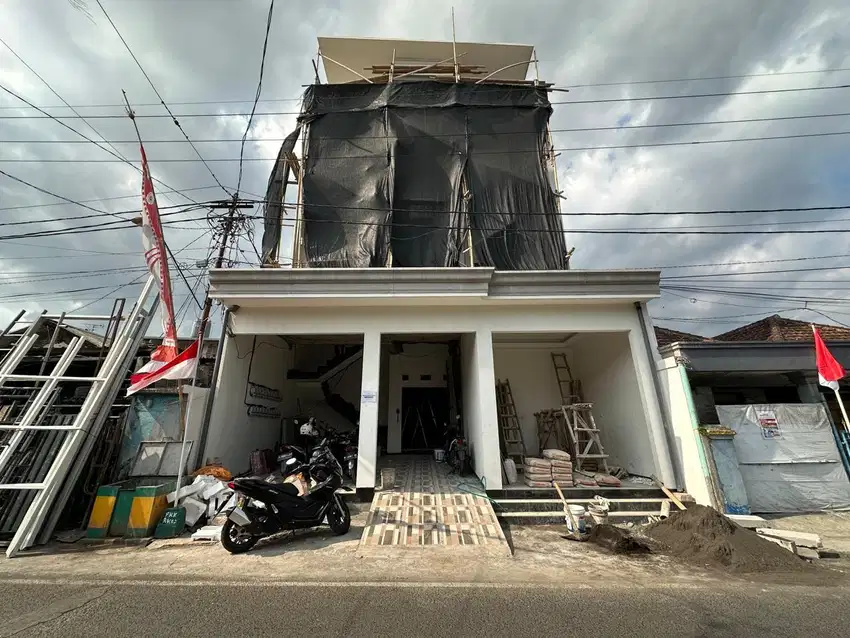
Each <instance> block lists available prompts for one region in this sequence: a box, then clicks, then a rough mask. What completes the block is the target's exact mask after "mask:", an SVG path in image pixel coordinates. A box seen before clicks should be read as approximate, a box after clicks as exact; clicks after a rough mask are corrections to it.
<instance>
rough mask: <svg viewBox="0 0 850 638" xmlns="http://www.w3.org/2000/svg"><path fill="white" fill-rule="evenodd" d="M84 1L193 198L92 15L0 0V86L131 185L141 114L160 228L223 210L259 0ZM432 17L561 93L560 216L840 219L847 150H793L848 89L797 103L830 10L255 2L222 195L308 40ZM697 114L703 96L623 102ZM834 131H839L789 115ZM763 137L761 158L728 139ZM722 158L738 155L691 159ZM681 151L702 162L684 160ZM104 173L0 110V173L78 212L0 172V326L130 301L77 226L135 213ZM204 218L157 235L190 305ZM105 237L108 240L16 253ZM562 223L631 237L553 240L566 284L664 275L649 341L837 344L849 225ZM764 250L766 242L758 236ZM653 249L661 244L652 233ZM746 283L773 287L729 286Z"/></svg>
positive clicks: (446, 31) (628, 3) (27, 118)
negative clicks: (504, 51)
mask: <svg viewBox="0 0 850 638" xmlns="http://www.w3.org/2000/svg"><path fill="white" fill-rule="evenodd" d="M101 1H102V4H103V6H104V7H105V8H106V10H107V12H108V13H109V17H110V18H112V20H113V21H114V23H115V25H116V26H117V27H118V29H119V30H120V32H121V34H122V35H123V36H124V38H125V39H126V41H127V43H128V44H129V46H130V48H131V49H132V51H133V53H135V55H136V56H137V58H138V60H139V62H140V63H141V65H142V66H143V67H144V69H145V71H146V72H147V74H148V75H149V77H150V79H151V80H152V82H153V84H154V85H155V87H156V88H157V90H158V91H159V93H160V94H161V95H162V97H163V98H164V99H165V101H166V103H167V104H168V105H169V106H170V107H171V109H172V111H173V112H174V113H175V114H177V115H178V120H179V121H180V124H181V125H182V127H183V129H184V130H185V132H186V134H187V135H188V136H189V138H190V139H192V140H194V141H197V148H198V150H199V151H200V153H201V155H202V156H203V157H204V158H205V159H207V160H210V161H209V164H208V165H209V167H210V169H211V170H212V172H213V173H214V175H215V177H214V176H213V175H212V174H210V172H209V171H208V170H207V168H205V167H204V165H203V164H201V163H200V162H199V161H197V159H198V158H197V155H196V154H195V152H194V151H193V150H192V148H191V147H190V146H189V145H188V144H187V143H186V142H185V140H183V137H182V133H181V132H180V131H179V130H178V129H177V127H176V126H175V125H174V124H173V123H172V122H171V120H170V119H169V118H168V117H161V116H163V115H165V111H164V109H163V107H162V106H161V105H158V99H157V96H156V94H155V93H154V91H153V89H152V88H151V86H150V84H148V82H147V80H146V79H145V77H144V76H143V74H142V72H141V71H140V70H139V68H138V67H137V66H136V64H135V63H134V61H133V59H132V58H131V56H130V54H129V53H128V52H127V50H126V49H125V47H124V45H123V44H122V43H121V41H120V40H119V38H118V36H117V35H116V33H115V31H114V30H113V28H112V26H111V25H110V23H109V21H108V20H107V18H106V17H105V16H104V14H103V13H102V12H101V10H100V7H98V4H97V2H96V1H95V0H5V1H4V2H3V6H2V8H0V38H2V40H3V41H4V42H5V44H6V45H7V46H3V45H0V86H2V87H3V88H5V89H7V90H8V91H12V92H14V93H15V94H17V95H18V96H20V97H22V98H24V99H26V100H27V101H29V102H30V103H32V104H34V105H37V106H39V107H44V110H45V111H47V112H48V113H50V114H51V115H55V116H69V115H70V116H73V115H74V114H73V113H72V112H71V111H70V109H68V108H66V107H63V108H54V107H56V106H57V105H59V106H61V105H62V101H61V100H60V98H59V97H57V95H56V94H58V95H59V96H61V98H62V99H63V100H65V101H66V102H67V103H69V104H71V105H72V106H74V107H75V109H76V110H77V112H78V113H79V114H80V115H82V116H84V117H86V121H83V120H81V119H77V118H68V117H63V118H61V120H62V121H63V122H65V123H66V124H67V125H68V126H70V127H72V128H74V129H76V130H77V131H79V132H80V133H82V134H83V135H85V136H86V137H89V138H90V139H94V140H102V139H106V140H108V141H109V142H111V143H112V144H113V147H108V148H109V150H110V151H112V153H114V154H115V155H120V156H123V157H125V158H127V159H129V160H130V161H131V163H133V164H136V165H138V147H137V144H135V143H134V142H132V140H133V139H134V136H135V133H134V131H133V128H132V125H131V123H130V121H129V120H128V119H127V118H124V117H121V115H122V113H123V110H122V108H121V107H120V106H117V105H120V104H121V101H122V96H121V91H122V89H123V90H125V91H126V92H127V95H128V97H129V99H130V101H131V102H132V103H133V104H134V105H135V108H136V111H137V113H138V114H140V115H156V116H160V117H155V118H141V119H139V125H140V128H141V132H142V135H143V137H144V139H145V141H146V149H147V152H148V157H149V159H150V162H151V168H152V172H153V174H154V177H155V178H157V179H159V180H161V182H162V183H158V184H156V188H157V192H158V196H159V204H160V206H161V207H162V209H163V212H172V213H174V211H179V210H180V208H167V207H177V206H178V205H185V204H188V203H190V200H189V199H187V197H184V196H182V195H180V194H177V193H168V192H167V191H168V190H179V191H183V193H184V194H185V195H186V196H188V197H191V198H192V199H193V200H195V201H210V200H214V199H221V198H224V197H226V195H225V191H224V190H223V189H222V188H220V187H219V186H218V185H217V181H218V182H220V183H221V184H222V185H223V186H224V187H225V189H226V190H228V191H230V192H232V191H233V189H234V188H235V186H236V183H237V180H238V162H234V161H232V159H233V158H238V156H239V142H238V140H239V139H240V138H241V136H242V134H243V133H244V131H245V126H246V124H247V116H246V115H244V113H246V112H247V111H248V110H250V106H251V100H252V99H253V96H254V93H255V91H256V84H257V77H258V71H259V62H260V54H261V50H262V43H263V34H264V32H265V24H266V16H267V12H268V0H239V1H237V0H180V1H179V2H178V1H176V0H101ZM452 4H454V6H455V14H456V24H457V37H458V39H459V40H462V41H463V40H466V41H485V42H519V43H525V44H532V45H534V46H535V47H536V48H537V52H538V57H539V59H540V75H541V77H542V78H544V79H546V80H547V81H550V82H553V83H554V84H555V85H556V86H558V87H562V88H570V91H569V92H568V93H563V92H561V93H555V94H553V98H552V99H553V101H556V102H575V103H573V104H569V103H567V104H559V105H557V106H555V112H554V115H553V118H552V128H553V129H554V130H555V131H558V132H555V133H554V138H555V144H556V146H557V147H558V148H559V149H562V150H561V151H560V155H559V157H558V162H559V177H560V186H561V188H562V189H563V191H564V195H565V197H566V200H565V201H564V202H563V208H564V211H565V212H567V213H587V212H609V213H616V212H619V213H628V212H631V213H634V212H651V211H667V212H670V211H712V210H743V209H773V208H807V207H816V206H817V207H830V206H841V205H846V204H850V162H848V155H850V153H848V151H847V150H846V149H847V148H848V141H850V136H847V135H816V136H811V134H822V133H841V132H850V107H849V106H847V104H848V98H849V97H850V88H833V89H830V88H821V87H835V86H838V87H840V86H843V85H850V4H848V3H846V2H842V1H841V0H834V1H829V0H823V1H819V0H811V1H806V0H794V2H775V1H764V2H761V1H757V0H747V2H739V1H733V0H713V1H693V2H678V1H674V0H669V1H668V0H644V1H639V0H619V1H617V2H613V1H612V2H600V1H598V0H587V1H576V0H574V1H571V2H563V1H562V0H549V1H547V0H523V1H522V2H518V1H516V0H477V1H473V0H469V1H464V0H454V1H453V2H451V1H445V2H444V1H440V0H356V1H355V0H310V1H309V2H308V1H305V0H290V1H289V2H278V3H277V5H276V6H275V11H274V20H273V24H272V31H271V40H270V45H269V53H268V57H267V61H266V71H265V79H264V82H263V91H262V98H263V100H264V101H262V102H260V105H259V108H258V112H259V113H269V112H272V113H274V114H273V115H260V116H258V117H256V118H255V120H254V124H253V127H252V130H251V132H250V134H249V137H250V138H253V139H257V140H258V141H250V142H249V143H248V144H247V146H246V149H245V155H246V158H250V159H249V161H246V162H245V168H244V177H243V181H242V190H241V192H242V193H243V195H245V196H247V197H251V196H253V195H259V194H261V193H263V192H264V190H265V183H266V181H267V179H268V174H269V171H270V168H271V162H270V161H268V160H263V161H253V160H254V158H271V157H273V156H274V154H275V153H276V151H277V148H278V147H279V144H280V139H281V138H282V137H283V136H285V135H286V133H287V132H289V131H290V130H291V129H292V126H293V122H294V115H293V114H292V112H293V111H295V110H296V109H297V98H298V96H299V95H300V93H301V92H302V90H303V88H302V87H303V85H304V84H306V83H309V82H310V81H311V79H312V77H313V70H312V66H311V58H312V57H313V56H315V53H316V37H317V36H320V35H326V36H359V37H385V38H410V39H432V40H445V39H450V38H451V18H450V15H451V6H452ZM13 52H14V53H13ZM15 54H16V55H15ZM19 58H20V59H19ZM21 60H23V62H22V61H21ZM26 65H29V67H31V69H28V68H27V66H26ZM34 72H35V73H34ZM36 73H37V74H38V76H41V78H43V80H44V81H46V82H47V83H49V87H50V88H48V86H47V84H45V82H44V81H42V80H41V79H39V77H38V76H37V75H36ZM51 88H52V91H51ZM780 89H782V90H784V89H807V90H794V91H782V92H777V90H780ZM53 91H55V92H56V93H53ZM752 92H759V93H755V94H753V93H752ZM717 93H720V94H723V95H720V96H716V97H704V98H690V99H680V98H675V99H652V100H644V99H641V98H646V97H654V98H658V97H670V96H685V95H694V94H717ZM746 93H749V94H746ZM611 100H615V101H611ZM46 107H51V108H46ZM232 113H240V114H243V115H229V114H232ZM198 114H203V117H191V115H198ZM834 114H844V115H838V116H835V117H800V116H812V115H834ZM94 115H97V116H105V115H111V116H115V117H111V118H92V117H90V116H94ZM33 116H37V117H33ZM13 118H18V119H13ZM777 118H785V119H777ZM788 118H792V119H788ZM740 120H748V121H744V122H740ZM752 120H759V121H752ZM730 121H738V122H730ZM717 122H725V123H717ZM711 123H714V124H711ZM671 124H689V125H688V126H670V125H671ZM92 127H93V128H92ZM560 129H608V130H580V131H575V130H573V131H559V130H560ZM801 135H802V136H804V137H800V136H801ZM789 136H794V137H789ZM763 137H783V138H784V139H772V140H752V139H751V138H763ZM743 138H747V140H749V141H731V142H729V141H723V142H716V143H715V141H718V140H742V139H743ZM220 140H227V141H220ZM697 141H703V142H712V143H706V144H701V145H694V144H692V143H691V142H697ZM163 142H165V143H163ZM102 145H103V146H105V144H102ZM588 147H596V148H595V150H593V149H588ZM598 147H605V148H598ZM611 147H616V148H611ZM115 155H113V154H110V152H107V151H105V150H103V149H101V148H98V147H97V146H95V145H94V144H91V143H88V142H86V141H85V140H83V139H82V138H81V137H80V136H78V135H77V134H75V133H73V132H72V131H70V130H68V129H67V128H64V127H63V126H62V125H61V124H59V123H57V122H56V121H54V120H50V119H46V118H44V117H42V116H41V114H40V113H39V112H38V111H36V110H34V109H32V108H27V107H26V105H25V104H24V103H23V102H22V101H21V100H19V99H18V98H16V97H14V96H12V95H10V94H9V93H8V92H6V91H2V90H0V170H2V171H4V172H5V173H7V174H8V175H11V176H14V177H15V178H18V179H19V180H23V181H26V182H29V183H30V184H32V185H34V186H37V187H39V188H42V189H45V190H48V191H50V192H52V193H55V194H57V195H60V196H62V197H65V198H68V199H71V200H75V201H80V202H85V203H86V205H87V206H90V207H92V208H93V209H95V210H94V211H93V210H88V209H84V208H82V207H80V206H77V205H74V204H70V203H67V202H64V201H63V200H61V199H57V198H56V197H53V196H51V195H48V194H45V193H41V192H39V191H37V190H35V189H33V188H31V187H29V186H25V185H24V184H22V183H20V182H17V181H15V180H13V179H12V178H11V177H9V176H7V175H3V174H0V324H2V325H5V324H6V323H7V322H8V321H9V320H10V319H11V318H12V317H13V316H14V315H15V314H16V313H17V311H18V310H20V309H21V308H25V309H27V310H28V311H38V310H41V309H42V308H48V309H49V310H50V311H51V312H58V311H62V310H73V309H75V308H80V307H85V309H86V312H89V311H91V312H106V311H108V309H109V307H110V306H111V299H113V298H114V297H115V296H119V295H120V296H126V297H128V298H130V299H134V298H135V296H136V295H137V294H138V292H139V289H140V285H139V284H138V283H136V284H132V285H127V286H125V284H128V283H130V282H133V281H142V280H143V277H144V268H143V261H142V258H141V251H140V242H141V239H140V231H139V230H138V229H135V228H127V227H126V224H125V223H123V222H120V221H118V220H114V219H112V218H111V217H108V218H105V219H104V218H103V217H102V216H97V215H98V212H97V211H108V212H113V213H116V214H119V216H120V217H124V218H127V217H132V216H133V215H134V214H135V213H130V212H128V211H134V210H137V209H138V206H139V201H138V191H139V181H140V178H139V172H138V170H137V169H135V168H133V167H132V166H129V165H128V164H125V163H122V162H121V161H120V160H119V159H117V158H116V157H115ZM162 160H171V161H168V162H164V161H162ZM174 160H187V161H174ZM213 160H225V161H213ZM163 183H164V184H167V185H168V187H170V188H167V187H166V186H163ZM89 215H94V216H95V217H86V216H89ZM204 215H205V213H204V212H203V211H189V212H185V213H181V212H178V213H176V214H172V215H170V216H168V217H167V219H168V222H169V226H168V227H167V229H166V234H167V235H166V239H167V241H168V243H169V245H170V246H171V248H172V250H173V251H174V252H175V253H176V254H177V260H178V262H180V263H181V264H182V265H183V266H184V267H185V274H186V275H187V277H188V281H189V283H190V284H192V285H195V284H196V282H199V283H200V285H198V286H196V290H197V294H198V295H199V296H200V295H201V294H202V290H203V288H202V286H203V280H202V277H199V275H201V274H202V273H203V270H202V269H201V268H200V266H199V264H198V263H197V262H198V261H202V260H205V259H206V258H207V256H208V254H209V249H210V248H209V239H210V234H209V232H208V231H209V226H208V225H207V222H206V221H205V220H204V219H203V218H204ZM843 220H847V221H846V222H843ZM105 221H106V222H108V223H109V225H111V224H112V222H115V224H114V225H115V226H116V228H114V229H109V230H99V231H98V232H91V231H90V230H88V229H83V230H85V232H77V233H72V234H59V235H55V236H52V237H50V236H48V237H45V236H35V237H32V236H29V237H18V236H20V235H31V234H32V233H36V234H37V235H38V234H43V233H44V232H60V233H61V232H62V231H63V230H69V229H75V228H77V229H80V228H81V227H83V226H95V225H99V224H102V223H104V222H105ZM21 222H26V223H21ZM789 222H798V223H789ZM842 222H843V223H842ZM565 225H566V227H567V228H568V229H572V230H574V231H575V230H578V229H585V230H630V231H632V232H634V231H637V230H640V231H644V232H645V233H646V234H628V235H623V234H582V233H577V232H573V233H569V234H568V237H567V241H568V243H569V245H571V246H575V247H576V252H575V254H574V257H573V267H574V268H645V267H664V269H663V276H664V277H665V280H664V288H665V292H664V294H663V296H662V298H661V299H660V300H658V301H656V302H653V303H652V306H651V308H652V312H653V315H654V316H655V317H656V318H657V323H658V324H660V325H666V326H669V327H673V328H676V329H679V330H685V331H689V332H698V333H701V334H706V335H710V334H717V333H719V332H721V331H723V330H726V329H730V328H732V327H734V326H736V325H739V324H742V323H747V322H749V321H751V320H755V319H757V318H759V317H761V316H764V315H765V314H768V313H773V312H782V313H783V314H784V315H786V316H790V317H797V318H801V319H806V320H810V321H822V322H825V323H832V322H841V323H849V324H850V302H847V301H845V299H846V297H847V294H846V291H847V290H848V289H850V276H848V274H850V266H848V265H847V264H848V258H850V249H847V248H845V245H846V244H847V237H848V235H847V234H846V233H848V232H850V209H848V210H820V211H804V212H794V211H790V212H777V213H740V212H739V213H735V214H722V215H664V216H634V215H632V216H627V215H609V216H575V217H572V218H570V219H568V220H566V221H565ZM765 230H767V231H774V233H773V234H767V233H760V232H758V231H765ZM795 230H796V231H799V230H808V231H811V230H829V231H835V230H842V231H843V233H836V232H826V233H811V232H808V233H799V232H793V231H795ZM664 231H666V232H668V233H670V232H671V231H679V234H675V233H674V234H665V235H660V234H657V232H664ZM680 231H690V233H691V234H683V233H681V232H680ZM695 231H696V232H700V233H705V232H709V231H710V232H717V231H724V232H729V231H733V232H735V233H736V234H727V235H718V234H693V233H694V232H695ZM789 231H791V232H789ZM15 237H17V238H15ZM257 240H258V241H259V233H258V237H257ZM285 245H286V243H285ZM239 249H240V250H239V252H236V253H234V259H236V260H237V261H240V262H245V263H247V262H250V261H252V260H254V261H256V255H255V252H254V249H253V248H252V246H251V244H250V241H249V240H248V238H244V239H243V241H242V242H241V244H240V247H239ZM826 256H832V257H831V258H826ZM736 262H755V263H736ZM683 266H689V267H683ZM668 267H670V268H669V269H668ZM837 268H846V269H847V270H835V269H837ZM812 269H817V270H812ZM753 271H757V272H761V271H783V272H768V273H762V274H753V275H746V274H745V275H741V274H740V273H748V272H753ZM787 271H795V272H787ZM730 273H738V274H735V275H732V274H730ZM668 277H669V278H670V279H667V278H668ZM172 278H173V280H174V287H175V296H176V299H175V307H176V308H177V309H178V313H179V315H180V317H183V320H182V323H181V334H188V333H189V332H190V331H191V327H192V321H193V320H194V318H195V316H196V314H197V308H196V307H195V306H194V305H193V304H194V302H192V301H191V298H190V295H189V288H188V287H187V286H186V284H185V283H183V282H182V281H181V280H180V277H179V276H178V274H177V273H172ZM199 280H200V281H199ZM122 286H123V287H122ZM119 287H120V288H119ZM718 291H720V292H718ZM803 306H806V309H802V308H803ZM822 313H826V315H824V314H822ZM830 318H831V319H830Z"/></svg>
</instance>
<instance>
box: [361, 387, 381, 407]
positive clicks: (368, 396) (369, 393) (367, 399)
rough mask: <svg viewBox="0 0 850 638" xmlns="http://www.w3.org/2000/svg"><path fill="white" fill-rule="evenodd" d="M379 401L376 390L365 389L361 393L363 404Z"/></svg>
mask: <svg viewBox="0 0 850 638" xmlns="http://www.w3.org/2000/svg"><path fill="white" fill-rule="evenodd" d="M377 402H378V393H377V392H376V391H375V390H363V393H362V394H361V395H360V403H361V404H363V405H366V404H372V403H377Z"/></svg>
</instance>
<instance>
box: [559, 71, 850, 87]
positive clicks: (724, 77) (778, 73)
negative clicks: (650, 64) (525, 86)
mask: <svg viewBox="0 0 850 638" xmlns="http://www.w3.org/2000/svg"><path fill="white" fill-rule="evenodd" d="M840 71H850V67H841V68H837V69H813V70H811V71H776V72H774V73H743V74H740V75H715V76H711V77H701V78H676V79H669V80H636V81H633V82H595V83H593V84H568V85H567V86H565V87H564V88H565V89H584V88H593V87H597V86H630V85H633V84H667V83H673V82H707V81H709V80H741V79H744V78H765V77H774V76H777V77H778V76H784V75H808V74H812V73H838V72H840Z"/></svg>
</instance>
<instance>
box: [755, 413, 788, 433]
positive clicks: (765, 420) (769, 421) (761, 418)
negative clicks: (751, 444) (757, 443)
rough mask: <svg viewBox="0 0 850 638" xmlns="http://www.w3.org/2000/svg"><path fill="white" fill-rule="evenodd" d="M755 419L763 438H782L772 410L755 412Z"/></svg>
mask: <svg viewBox="0 0 850 638" xmlns="http://www.w3.org/2000/svg"><path fill="white" fill-rule="evenodd" d="M756 418H757V419H758V424H759V428H761V435H762V437H763V438H765V439H779V438H782V432H781V431H780V430H779V422H778V421H777V420H776V413H775V412H774V411H773V410H756Z"/></svg>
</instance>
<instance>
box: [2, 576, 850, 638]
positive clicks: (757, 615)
mask: <svg viewBox="0 0 850 638" xmlns="http://www.w3.org/2000/svg"><path fill="white" fill-rule="evenodd" d="M845 603H846V591H845V590H841V591H839V590H833V589H813V590H812V589H806V588H802V587H796V588H793V587H776V588H770V589H765V588H763V587H757V586H752V585H749V586H746V587H740V586H738V587H732V586H730V585H728V584H727V585H723V584H716V585H711V586H702V587H688V588H682V587H670V586H653V587H644V588H635V587H631V588H622V587H604V586H600V587H592V588H580V589H579V588H571V587H568V586H567V587H561V588H537V587H535V586H533V585H532V586H522V587H512V588H504V587H500V588H486V587H480V586H476V587H463V588H451V587H449V588H447V587H440V586H432V585H428V586H423V585H414V586H404V585H401V584H396V585H393V586H390V587H368V586H363V585H352V586H345V587H339V586H333V587H321V586H302V587H296V586H234V585H230V584H227V583H219V584H218V585H217V586H215V587H213V586H173V585H168V584H164V585H151V584H145V585H134V584H127V583H124V584H118V585H103V586H100V587H91V586H88V585H62V586H56V585H54V586H44V585H20V584H10V583H3V582H0V636H23V637H27V636H57V637H59V636H61V637H63V638H65V637H68V636H84V635H85V636H138V637H139V638H142V637H146V636H181V638H191V637H194V636H199V637H208V636H222V635H231V636H251V637H252V638H260V637H263V636H274V637H275V638H278V637H279V636H282V635H289V634H297V635H299V636H451V637H452V638H458V637H459V636H463V637H475V636H482V637H484V636H486V637H488V638H492V637H494V636H539V637H541V638H544V637H547V636H580V635H581V636H593V637H594V638H603V637H606V636H616V637H618V638H622V637H624V636H630V637H632V636H633V637H636V638H639V637H643V636H651V637H653V638H655V637H657V636H720V637H722V636H736V637H738V636H742V635H746V636H751V637H759V636H771V637H772V638H776V637H783V636H841V635H847V631H846V628H847V626H848V623H850V610H848V608H847V605H846V604H845Z"/></svg>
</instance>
